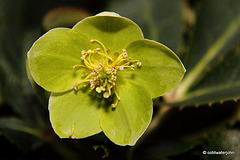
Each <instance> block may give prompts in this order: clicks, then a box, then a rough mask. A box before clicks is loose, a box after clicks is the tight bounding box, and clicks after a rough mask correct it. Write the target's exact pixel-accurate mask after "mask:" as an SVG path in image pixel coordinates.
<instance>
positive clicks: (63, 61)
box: [28, 28, 93, 92]
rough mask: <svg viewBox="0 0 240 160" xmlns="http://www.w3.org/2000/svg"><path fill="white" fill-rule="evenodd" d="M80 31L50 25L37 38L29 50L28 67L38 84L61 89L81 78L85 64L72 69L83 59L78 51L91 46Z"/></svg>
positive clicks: (51, 88)
mask: <svg viewBox="0 0 240 160" xmlns="http://www.w3.org/2000/svg"><path fill="white" fill-rule="evenodd" d="M92 48H93V47H92V44H91V43H90V42H89V40H87V39H86V38H85V37H84V36H83V35H82V34H81V33H79V32H76V31H74V30H72V29H67V28H56V29H52V30H50V31H49V32H47V33H46V34H45V35H43V36H42V37H41V38H39V39H38V40H37V41H36V42H35V43H34V44H33V46H32V48H31V49H30V51H29V52H28V61H29V68H30V71H31V74H32V77H33V79H34V80H35V81H36V83H37V84H38V85H40V86H41V87H43V88H44V89H45V90H47V91H50V92H64V91H67V90H70V89H72V88H73V86H74V83H75V82H78V81H80V80H82V79H83V75H84V74H86V73H85V72H88V71H87V69H85V68H79V69H73V66H74V65H76V64H81V63H83V62H82V60H81V51H82V50H88V49H92Z"/></svg>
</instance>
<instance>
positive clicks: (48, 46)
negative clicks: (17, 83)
mask: <svg viewBox="0 0 240 160" xmlns="http://www.w3.org/2000/svg"><path fill="white" fill-rule="evenodd" d="M28 64H29V69H30V72H31V75H32V77H33V79H34V80H35V81H36V83H37V84H38V85H40V86H41V87H43V88H44V89H45V90H47V91H49V92H51V96H50V99H49V111H50V120H51V123H52V126H53V128H54V130H55V132H56V133H57V134H58V135H59V137H61V138H84V137H88V136H91V135H94V134H97V133H99V132H101V131H103V132H104V134H105V135H106V136H107V137H108V138H109V139H110V140H111V141H113V142H114V143H116V144H118V145H134V144H135V143H136V141H137V140H138V139H139V137H141V135H142V134H143V133H144V131H145V130H146V128H147V127H148V125H149V123H150V121H151V118H152V112H153V108H152V105H153V102H152V99H153V98H156V97H159V96H161V95H163V94H165V93H168V92H170V91H171V90H173V89H174V88H175V87H176V86H177V85H178V84H179V83H180V81H181V79H182V77H183V75H184V73H185V68H184V66H183V64H182V63H181V61H180V60H179V58H178V57H177V56H176V55H175V54H174V53H173V52H172V51H171V50H170V49H168V48H167V47H166V46H164V45H162V44H160V43H157V42H155V41H152V40H147V39H144V38H143V34H142V31H141V29H140V28H139V27H138V26H137V25H136V24H135V23H134V22H132V21H131V20H129V19H127V18H124V17H121V16H119V15H118V14H116V13H112V12H103V13H100V14H98V15H96V16H92V17H88V18H86V19H84V20H82V21H80V22H79V23H77V24H76V25H75V26H74V27H73V28H72V29H68V28H55V29H52V30H50V31H49V32H47V33H46V34H44V35H43V36H42V37H41V38H39V39H38V40H37V41H36V42H35V43H34V44H33V46H32V47H31V49H30V50H29V52H28Z"/></svg>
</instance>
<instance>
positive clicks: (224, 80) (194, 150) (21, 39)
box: [0, 0, 240, 160]
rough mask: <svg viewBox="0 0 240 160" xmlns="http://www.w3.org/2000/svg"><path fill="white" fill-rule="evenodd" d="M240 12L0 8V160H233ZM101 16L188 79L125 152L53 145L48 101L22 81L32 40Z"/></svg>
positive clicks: (26, 4)
mask: <svg viewBox="0 0 240 160" xmlns="http://www.w3.org/2000/svg"><path fill="white" fill-rule="evenodd" d="M239 7H240V1H239V0H221V3H220V2H219V1H217V0H200V1H196V0H175V1H168V0H122V1H117V0H91V1H84V0H82V1H81V0H58V1H57V0H48V1H47V0H41V1H30V0H11V1H5V0H0V67H1V69H0V144H1V150H0V158H1V159H52V158H54V159H56V158H57V159H100V158H103V159H126V158H129V159H200V160H201V159H220V160H221V159H223V160H225V159H239V156H240V149H239V144H240V143H238V142H239V139H240V130H239V128H240V125H239V116H240V112H239V111H240V106H239V102H238V99H239V97H240V91H239V89H240V71H239V69H240V47H239V46H240V45H239V44H240V43H239V42H240V10H239ZM105 10H109V11H115V12H117V13H119V14H120V15H122V16H125V17H128V18H130V19H132V20H133V21H134V22H136V23H137V24H138V25H139V26H140V27H141V28H142V29H143V33H144V35H145V38H149V39H154V40H157V41H159V42H161V43H163V44H165V45H167V46H168V47H169V48H171V49H172V50H173V51H174V52H175V53H176V54H178V56H179V57H180V58H181V60H182V61H183V63H184V65H185V66H186V69H187V73H186V76H185V78H184V80H183V81H182V83H181V84H180V85H179V87H178V88H177V89H176V90H175V91H174V92H172V93H171V94H169V95H165V96H164V97H162V98H160V99H158V100H155V102H156V103H155V105H154V117H153V121H152V123H151V125H150V126H149V128H148V130H147V132H146V133H145V134H144V135H143V137H142V138H141V139H140V140H139V142H138V143H137V144H136V146H134V147H120V146H116V145H114V144H113V143H112V142H110V141H108V140H107V139H105V137H104V135H103V134H100V135H97V136H94V137H90V138H87V139H83V140H69V139H59V138H58V137H57V136H56V135H55V133H54V132H53V130H52V127H51V124H50V121H49V113H48V108H47V97H48V94H47V93H45V92H44V91H43V90H42V89H41V88H40V87H39V86H36V85H35V86H34V89H35V90H34V89H33V87H32V86H31V84H30V82H29V80H28V78H27V73H26V67H25V59H26V53H27V51H28V50H29V48H30V47H31V45H32V43H33V42H34V41H35V40H36V39H37V38H38V37H39V36H41V35H42V34H44V33H45V32H46V31H48V30H49V29H51V28H53V27H57V26H67V27H72V26H73V25H74V24H75V23H76V22H77V21H79V20H81V19H82V18H83V17H85V16H88V15H94V14H96V13H99V12H101V11H105ZM36 93H37V94H36ZM204 150H206V151H211V150H215V151H234V154H233V155H204V154H202V152H203V151H204Z"/></svg>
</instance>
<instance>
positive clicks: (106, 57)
mask: <svg viewBox="0 0 240 160" xmlns="http://www.w3.org/2000/svg"><path fill="white" fill-rule="evenodd" d="M90 43H96V44H97V45H98V46H99V47H98V48H95V49H92V48H91V49H88V50H87V51H86V50H82V51H81V54H80V57H81V64H76V65H74V66H73V69H78V68H86V69H87V70H88V71H87V74H86V75H87V76H86V75H85V76H86V77H82V79H80V80H79V81H78V82H75V83H74V84H73V89H74V90H76V91H78V90H79V88H80V85H82V84H83V85H82V87H89V91H90V92H92V91H94V90H95V91H96V92H97V97H98V98H103V99H106V100H108V101H110V102H111V101H112V100H113V101H112V104H111V106H112V108H115V107H116V106H117V105H118V104H119V101H120V94H119V93H118V89H117V79H118V78H117V76H118V72H122V71H123V70H125V69H131V70H135V66H134V65H135V64H136V66H137V68H140V66H141V65H142V63H141V62H140V61H139V60H134V59H132V58H127V57H128V53H127V50H126V49H122V52H121V53H118V52H111V49H110V48H108V49H107V48H106V47H105V46H104V45H103V43H102V42H100V41H98V40H96V39H93V40H90ZM80 78H81V77H80Z"/></svg>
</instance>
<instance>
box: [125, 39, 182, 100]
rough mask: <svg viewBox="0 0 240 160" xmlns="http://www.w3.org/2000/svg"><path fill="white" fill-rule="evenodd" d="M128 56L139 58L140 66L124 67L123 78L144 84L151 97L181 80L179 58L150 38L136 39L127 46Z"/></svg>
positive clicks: (168, 89) (166, 91) (158, 94)
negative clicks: (130, 68) (129, 68)
mask: <svg viewBox="0 0 240 160" xmlns="http://www.w3.org/2000/svg"><path fill="white" fill-rule="evenodd" d="M127 52H128V56H129V57H132V58H133V59H134V60H139V61H140V62H141V63H142V65H141V67H137V66H135V68H136V69H135V70H134V71H132V70H128V69H124V70H123V71H122V73H121V76H123V77H124V78H125V79H128V80H130V81H132V82H133V83H136V84H138V85H141V86H144V87H145V88H146V89H148V91H149V92H150V93H151V96H152V98H156V97H159V96H161V95H163V94H166V93H168V92H170V91H172V90H173V89H174V88H176V86H177V85H178V84H179V83H180V81H181V80H182V78H183V76H184V73H185V71H186V70H185V68H184V66H183V64H182V62H181V61H180V59H179V58H178V57H177V56H176V55H175V54H174V53H173V52H172V51H171V50H170V49H169V48H167V47H166V46H164V45H163V44H160V43H158V42H155V41H152V40H147V39H144V40H137V41H134V42H132V43H131V44H130V45H129V46H128V47H127Z"/></svg>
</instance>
